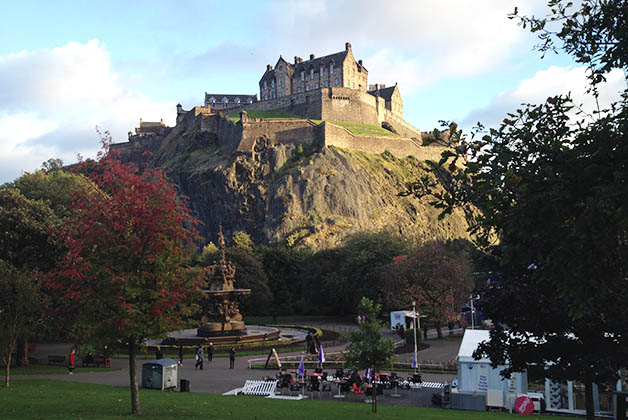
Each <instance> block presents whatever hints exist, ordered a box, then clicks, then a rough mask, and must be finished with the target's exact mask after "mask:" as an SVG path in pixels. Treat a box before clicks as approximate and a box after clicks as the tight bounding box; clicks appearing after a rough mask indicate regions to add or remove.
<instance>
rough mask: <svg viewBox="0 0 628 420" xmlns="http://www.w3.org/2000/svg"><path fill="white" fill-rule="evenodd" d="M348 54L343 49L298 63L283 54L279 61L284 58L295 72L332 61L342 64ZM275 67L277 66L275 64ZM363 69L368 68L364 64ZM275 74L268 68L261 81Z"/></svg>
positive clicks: (273, 70)
mask: <svg viewBox="0 0 628 420" xmlns="http://www.w3.org/2000/svg"><path fill="white" fill-rule="evenodd" d="M346 56H347V50H343V51H340V52H337V53H333V54H329V55H325V56H322V57H316V58H314V59H312V60H305V61H301V62H300V63H297V64H290V63H288V62H287V61H286V60H284V59H283V57H282V56H279V60H277V62H279V61H280V60H283V61H284V62H285V63H286V65H287V66H288V67H290V68H292V69H293V70H294V71H295V72H300V71H309V69H310V67H311V68H314V69H318V68H319V67H321V66H328V65H329V64H330V63H331V62H334V63H335V64H340V63H342V62H343V61H344V59H345V57H346ZM355 64H356V66H358V67H360V65H359V64H358V63H357V62H356V63H355ZM275 67H277V66H276V65H275ZM362 69H364V70H366V69H365V68H364V66H362ZM274 76H275V69H272V70H266V71H265V72H264V75H263V76H262V78H261V79H260V82H261V81H263V80H267V79H269V78H272V77H274Z"/></svg>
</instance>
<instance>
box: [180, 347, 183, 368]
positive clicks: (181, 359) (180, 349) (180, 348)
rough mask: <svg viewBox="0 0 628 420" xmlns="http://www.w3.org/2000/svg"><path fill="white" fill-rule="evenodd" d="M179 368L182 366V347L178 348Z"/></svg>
mask: <svg viewBox="0 0 628 420" xmlns="http://www.w3.org/2000/svg"><path fill="white" fill-rule="evenodd" d="M179 366H183V346H179Z"/></svg>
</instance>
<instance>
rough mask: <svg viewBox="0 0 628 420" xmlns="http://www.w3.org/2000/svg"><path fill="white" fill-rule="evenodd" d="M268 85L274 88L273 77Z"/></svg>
mask: <svg viewBox="0 0 628 420" xmlns="http://www.w3.org/2000/svg"><path fill="white" fill-rule="evenodd" d="M270 87H271V88H273V89H274V88H275V79H273V80H271V81H270Z"/></svg>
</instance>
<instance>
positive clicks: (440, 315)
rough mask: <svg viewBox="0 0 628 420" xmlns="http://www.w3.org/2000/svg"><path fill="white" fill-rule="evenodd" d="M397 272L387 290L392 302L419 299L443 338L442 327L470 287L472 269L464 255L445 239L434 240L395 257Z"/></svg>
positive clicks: (420, 307)
mask: <svg viewBox="0 0 628 420" xmlns="http://www.w3.org/2000/svg"><path fill="white" fill-rule="evenodd" d="M393 273H394V275H393V276H392V278H391V279H390V281H388V282H387V284H386V286H385V290H384V293H385V295H386V298H387V300H388V302H389V303H390V304H391V305H394V306H404V307H408V306H410V305H411V304H412V301H413V300H416V301H417V312H419V313H420V314H421V315H426V316H427V317H428V319H430V320H432V321H433V322H434V325H435V326H436V330H437V332H438V337H439V338H442V331H441V326H442V325H443V324H444V323H446V322H447V321H449V320H450V319H451V316H452V314H453V312H454V311H455V308H456V305H459V304H460V303H461V302H463V301H464V297H465V296H466V295H467V293H468V292H469V290H470V281H471V270H470V265H469V263H468V262H467V260H466V258H465V257H464V255H462V253H460V252H459V251H455V250H451V249H448V247H447V245H446V244H445V243H443V242H438V241H437V242H430V243H428V244H425V245H423V246H421V247H419V248H417V250H416V251H415V252H414V253H413V254H412V255H409V256H408V257H406V258H395V260H394V262H393Z"/></svg>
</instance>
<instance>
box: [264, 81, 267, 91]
mask: <svg viewBox="0 0 628 420" xmlns="http://www.w3.org/2000/svg"><path fill="white" fill-rule="evenodd" d="M267 87H268V83H266V80H264V89H266V88H267Z"/></svg>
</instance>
